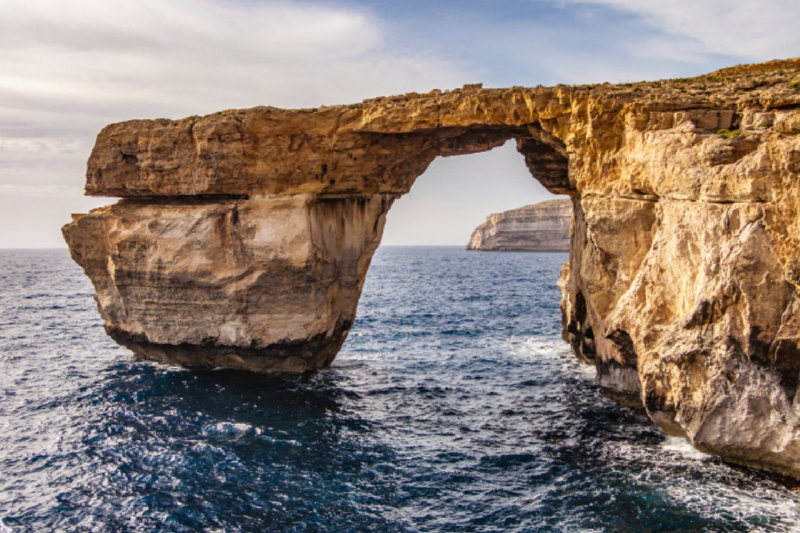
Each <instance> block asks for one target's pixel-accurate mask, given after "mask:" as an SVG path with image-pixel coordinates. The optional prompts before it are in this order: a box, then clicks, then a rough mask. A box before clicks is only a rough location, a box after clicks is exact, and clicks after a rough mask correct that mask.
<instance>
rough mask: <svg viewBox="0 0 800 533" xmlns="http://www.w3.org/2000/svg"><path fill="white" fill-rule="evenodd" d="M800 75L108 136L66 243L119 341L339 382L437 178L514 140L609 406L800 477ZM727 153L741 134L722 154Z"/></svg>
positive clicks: (225, 116) (237, 118) (119, 128)
mask: <svg viewBox="0 0 800 533" xmlns="http://www.w3.org/2000/svg"><path fill="white" fill-rule="evenodd" d="M798 83H800V60H787V61H781V62H772V63H767V64H762V65H749V66H741V67H736V68H733V69H726V70H723V71H719V72H716V73H714V74H711V75H708V76H701V77H698V78H692V79H690V80H671V81H669V80H668V81H662V82H653V83H640V84H626V85H616V86H615V85H610V84H604V85H597V86H594V87H589V86H582V87H567V86H558V87H554V88H535V89H526V88H511V89H482V88H480V87H478V86H468V87H465V88H464V89H461V90H456V91H449V92H445V93H442V92H440V91H434V92H432V93H428V94H423V95H419V94H410V95H404V96H398V97H391V98H378V99H375V100H370V101H365V102H364V103H363V104H357V105H352V106H338V107H328V108H321V109H317V110H299V111H284V110H278V109H273V108H254V109H249V110H231V111H224V112H221V113H218V114H215V115H210V116H207V117H202V118H196V117H195V118H188V119H184V120H181V121H169V120H153V121H132V122H126V123H122V124H115V125H111V126H108V127H107V128H105V129H104V130H103V131H102V132H101V133H100V135H99V136H98V139H97V144H96V146H95V148H94V150H93V152H92V155H91V158H90V160H89V171H88V176H87V186H86V190H87V194H91V195H110V196H119V197H122V198H123V200H122V201H120V202H119V203H118V204H117V205H115V206H111V207H106V208H102V209H99V210H95V211H93V212H91V213H90V214H88V215H84V216H78V217H76V219H75V220H74V221H73V222H72V223H71V224H69V225H67V226H65V228H64V235H65V238H66V239H67V242H68V243H69V245H70V250H71V252H72V255H73V258H74V259H75V260H76V261H77V262H78V263H79V264H80V265H81V266H82V267H83V268H84V270H85V272H86V273H87V275H88V276H89V277H90V278H91V279H92V282H93V283H94V286H95V295H96V299H97V302H98V309H99V310H100V314H101V316H102V317H103V320H104V324H105V327H106V329H107V330H108V332H109V333H110V334H111V335H112V336H113V337H114V338H115V339H117V340H118V341H119V342H121V343H122V344H124V345H126V346H129V347H130V348H131V349H132V350H133V351H134V352H135V353H137V354H139V355H142V356H145V357H156V358H159V359H162V360H167V361H173V362H179V363H182V364H186V365H190V366H191V365H198V364H211V365H218V364H221V365H225V366H230V367H237V368H247V369H251V370H256V371H264V372H269V371H292V372H300V371H304V370H309V369H314V368H319V367H322V366H325V365H327V364H329V363H330V361H331V360H332V359H333V357H334V356H335V354H336V351H337V350H338V349H339V347H340V346H341V343H342V342H343V341H344V339H345V337H346V335H347V331H348V329H349V327H350V325H351V324H352V322H353V319H354V317H355V312H356V306H357V302H358V296H359V293H360V290H361V286H362V283H363V280H364V276H365V274H366V270H367V268H368V265H369V261H370V258H371V256H372V253H373V252H374V250H375V249H376V247H377V245H378V243H379V242H380V237H381V233H382V229H383V223H384V219H385V214H386V211H387V210H388V209H389V207H390V206H391V203H392V201H393V199H395V198H397V197H399V196H400V195H402V194H405V193H406V192H408V191H409V189H410V187H411V186H412V184H413V183H414V180H415V179H416V178H417V177H418V176H419V175H420V174H421V173H422V172H423V171H424V170H425V168H426V167H427V165H428V164H430V162H431V161H432V160H433V159H434V158H436V157H437V156H451V155H459V154H467V153H474V152H479V151H483V150H488V149H491V148H492V147H495V146H499V145H500V144H502V143H503V142H505V141H506V140H508V139H516V141H517V146H518V150H519V151H520V153H521V154H522V156H523V157H524V158H525V161H526V164H527V165H528V168H529V169H530V170H531V173H532V175H533V176H534V177H535V178H537V179H539V180H540V181H541V182H542V183H543V184H544V185H545V186H546V187H547V188H548V189H549V190H550V191H551V192H553V193H556V194H568V195H569V196H570V197H571V200H572V203H573V211H574V221H573V225H572V240H571V246H570V260H569V262H568V263H567V264H566V265H565V266H564V269H563V271H562V277H561V280H560V281H559V284H560V286H561V287H562V294H563V298H562V311H563V316H564V337H565V339H566V340H567V341H568V342H569V343H570V344H571V345H572V347H573V350H574V352H575V354H576V355H577V356H578V357H579V358H581V359H582V360H584V361H586V362H589V363H592V364H594V365H596V367H597V379H598V382H599V384H600V385H601V386H602V387H603V389H604V390H605V391H606V392H607V393H608V394H609V395H610V396H611V397H612V398H614V399H616V400H617V401H619V402H622V403H625V404H629V405H633V406H640V407H644V409H646V411H647V413H648V415H649V416H650V418H651V419H652V420H653V421H654V422H655V423H656V424H657V425H658V426H659V427H661V428H662V429H664V430H665V431H667V432H668V433H671V434H676V435H684V436H687V437H688V438H690V439H691V440H692V442H693V444H694V445H695V446H696V447H698V448H699V449H702V450H705V451H709V452H713V453H717V454H719V455H721V456H723V457H725V458H726V459H728V460H731V461H735V462H739V463H743V464H748V465H752V466H757V467H761V468H767V469H771V470H774V471H779V472H782V473H784V474H788V475H791V476H795V477H800V448H799V447H800V439H799V438H798V437H799V435H798V430H800V420H798V416H799V415H800V399H798V395H797V387H798V378H799V377H800V346H798V342H800V318H798V311H800V298H799V297H798V294H797V288H798V284H799V283H800V252H799V251H798V250H799V249H798V240H800V216H799V215H800V183H798V172H799V171H800V91H798V90H797V87H800V85H797V84H798ZM720 130H731V131H732V132H733V133H730V134H725V135H723V134H721V133H724V132H720Z"/></svg>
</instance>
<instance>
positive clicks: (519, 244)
mask: <svg viewBox="0 0 800 533" xmlns="http://www.w3.org/2000/svg"><path fill="white" fill-rule="evenodd" d="M571 221H572V202H571V201H570V200H569V199H565V200H549V201H547V202H540V203H538V204H532V205H527V206H525V207H520V208H519V209H511V210H509V211H504V212H502V213H495V214H493V215H489V216H488V217H486V222H484V223H483V224H481V225H480V226H478V227H477V228H475V231H473V232H472V237H470V239H469V243H468V244H467V250H475V251H485V252H568V251H569V241H570V235H569V228H570V223H571Z"/></svg>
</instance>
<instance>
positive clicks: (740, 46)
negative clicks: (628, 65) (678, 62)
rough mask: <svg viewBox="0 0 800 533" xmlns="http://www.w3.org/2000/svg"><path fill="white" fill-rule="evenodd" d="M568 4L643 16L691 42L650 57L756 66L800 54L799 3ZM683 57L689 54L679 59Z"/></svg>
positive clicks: (620, 0) (643, 51)
mask: <svg viewBox="0 0 800 533" xmlns="http://www.w3.org/2000/svg"><path fill="white" fill-rule="evenodd" d="M561 2H562V3H564V4H573V5H574V4H584V5H585V4H596V5H604V6H609V7H612V8H616V9H619V10H623V11H627V12H630V13H635V14H638V15H641V16H642V17H644V18H645V20H647V21H648V22H649V23H650V24H652V25H653V26H655V27H658V28H661V29H663V30H664V31H666V32H668V33H669V34H671V35H673V36H680V37H684V38H687V37H688V38H689V39H691V40H692V41H694V43H696V46H692V43H691V41H688V42H687V41H683V42H681V43H679V46H678V48H675V43H674V42H673V43H670V44H669V45H665V46H664V49H659V47H658V44H659V41H657V40H654V41H653V42H652V43H651V45H649V46H646V47H644V48H640V49H639V50H638V54H639V55H643V56H648V57H659V55H662V54H666V55H664V56H663V57H674V58H677V57H680V58H681V59H686V58H687V57H688V58H691V57H692V56H693V55H699V54H719V55H726V56H738V57H743V58H748V60H751V61H765V60H768V59H782V58H787V57H795V56H797V55H798V54H800V32H798V31H797V27H796V21H798V20H800V2H797V1H796V0H744V1H742V0H736V1H726V2H721V1H719V0H670V1H669V2H655V1H652V0H561ZM677 53H682V54H684V55H681V56H677V55H676V54H677Z"/></svg>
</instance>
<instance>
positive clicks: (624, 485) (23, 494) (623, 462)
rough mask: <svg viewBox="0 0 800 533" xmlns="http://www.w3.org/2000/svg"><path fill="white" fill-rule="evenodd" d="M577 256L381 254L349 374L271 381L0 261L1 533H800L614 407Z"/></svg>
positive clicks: (760, 485) (758, 476)
mask: <svg viewBox="0 0 800 533" xmlns="http://www.w3.org/2000/svg"><path fill="white" fill-rule="evenodd" d="M565 259H566V255H565V254H517V253H502V254H501V253H474V252H473V253H470V252H465V251H463V250H461V249H457V248H450V247H435V248H402V247H396V248H391V247H390V248H381V249H379V250H378V252H377V254H376V256H375V258H374V260H373V263H372V267H371V268H370V272H369V275H368V277H367V282H366V284H365V286H364V293H363V296H362V300H361V303H360V305H359V310H358V320H357V322H356V324H355V326H354V327H353V330H352V332H351V334H350V337H349V338H348V340H347V342H346V343H345V346H344V348H343V350H342V352H341V353H340V354H339V356H338V357H337V359H336V361H335V362H334V364H333V366H332V367H331V368H330V369H327V370H325V371H322V372H319V373H317V374H315V375H311V376H304V377H296V378H291V379H275V378H267V377H264V376H257V375H249V374H246V373H240V372H233V371H228V370H204V371H191V370H185V369H181V368H176V367H169V366H164V365H159V364H155V363H149V362H141V361H136V360H134V359H132V357H131V356H130V354H129V353H128V352H127V351H126V350H125V349H123V348H120V347H118V346H116V345H115V344H114V343H113V342H112V341H111V340H110V339H109V338H108V337H106V335H105V333H104V332H103V329H102V326H101V322H100V320H99V318H98V315H97V312H96V309H95V304H94V301H93V300H92V290H91V285H90V284H89V282H88V280H87V279H86V278H85V277H84V276H83V274H82V273H81V271H80V269H79V268H78V267H77V266H76V265H75V264H74V263H72V261H71V260H70V259H69V257H68V255H67V252H66V251H63V250H48V251H0V287H1V288H0V533H9V532H14V533H16V532H39V531H47V532H50V531H80V532H83V531H86V532H90V531H91V532H162V531H164V532H166V531H169V532H173V531H174V532H194V531H203V532H239V531H241V532H251V531H252V532H255V531H258V532H316V531H327V532H362V531H380V532H495V531H497V532H556V531H563V532H637V533H644V532H694V531H704V532H734V531H737V532H738V531H742V532H745V531H747V532H751V531H756V532H758V531H763V532H767V531H770V532H773V531H793V530H797V529H798V528H799V527H800V526H799V524H800V512H799V509H798V497H797V496H796V495H795V493H793V492H791V491H790V490H788V489H786V488H784V487H783V486H781V485H779V484H777V483H776V482H774V481H772V480H771V479H770V478H769V477H767V476H766V475H764V474H762V473H760V472H757V471H753V470H747V469H742V468H735V467H731V466H728V465H726V464H724V463H722V462H721V461H720V460H719V459H717V458H714V457H710V456H707V455H704V454H701V453H699V452H696V451H694V450H693V449H692V448H691V447H690V446H689V445H688V444H687V443H686V442H685V441H683V440H681V439H676V438H670V437H667V436H665V435H664V434H663V433H661V432H660V431H659V430H658V429H656V428H655V427H653V426H652V425H651V424H650V423H649V422H648V421H647V419H646V418H645V417H643V416H641V415H639V414H636V413H632V412H630V411H628V410H627V409H625V408H623V407H620V406H617V405H616V404H614V403H613V402H611V401H610V400H608V399H606V398H605V397H603V396H602V394H601V393H600V391H599V390H598V388H597V387H596V386H595V385H594V382H593V374H594V372H593V370H592V369H591V368H589V367H585V366H583V365H581V364H580V363H579V362H578V361H576V360H575V358H574V357H573V356H572V355H570V352H569V348H568V346H567V345H566V344H564V342H563V341H562V340H561V339H560V335H559V333H560V327H561V326H560V314H559V311H558V300H559V291H558V289H557V287H556V286H555V282H556V279H557V278H558V273H559V269H560V267H561V264H562V263H563V262H564V260H565Z"/></svg>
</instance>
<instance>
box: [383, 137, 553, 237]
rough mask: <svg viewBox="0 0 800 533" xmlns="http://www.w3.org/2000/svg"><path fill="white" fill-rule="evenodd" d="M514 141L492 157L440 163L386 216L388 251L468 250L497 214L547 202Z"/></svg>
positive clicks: (548, 194)
mask: <svg viewBox="0 0 800 533" xmlns="http://www.w3.org/2000/svg"><path fill="white" fill-rule="evenodd" d="M560 198H567V196H557V195H554V194H552V193H551V192H549V191H548V190H547V189H546V188H545V187H544V186H542V184H541V183H540V182H539V181H538V180H537V179H536V178H534V177H533V176H531V172H530V171H529V170H528V168H527V166H526V164H525V159H524V157H522V156H521V155H520V153H519V152H518V151H517V143H516V141H515V140H513V139H512V140H509V141H507V142H506V143H505V144H503V145H502V146H500V147H497V148H495V149H493V150H491V151H487V152H480V153H474V154H468V155H462V156H453V157H438V158H437V159H436V160H434V161H433V163H431V165H430V166H429V167H428V169H427V170H426V171H425V173H424V174H422V175H421V176H419V177H418V178H417V180H416V181H415V183H414V186H413V187H412V189H411V191H410V192H409V193H408V194H406V195H404V196H402V197H400V198H399V199H398V200H396V201H395V202H394V204H393V205H392V208H391V209H390V211H389V213H388V214H387V220H386V227H385V229H384V233H383V238H382V239H381V244H382V245H383V246H460V247H462V248H463V247H465V246H467V244H468V243H469V241H470V237H471V235H472V233H473V231H474V230H475V229H476V228H477V227H478V226H479V225H481V224H482V223H484V222H485V221H486V219H487V217H489V216H490V215H492V214H495V213H503V212H505V211H509V210H513V209H518V208H521V207H524V206H528V205H531V204H537V203H540V202H545V201H548V200H555V199H560Z"/></svg>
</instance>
